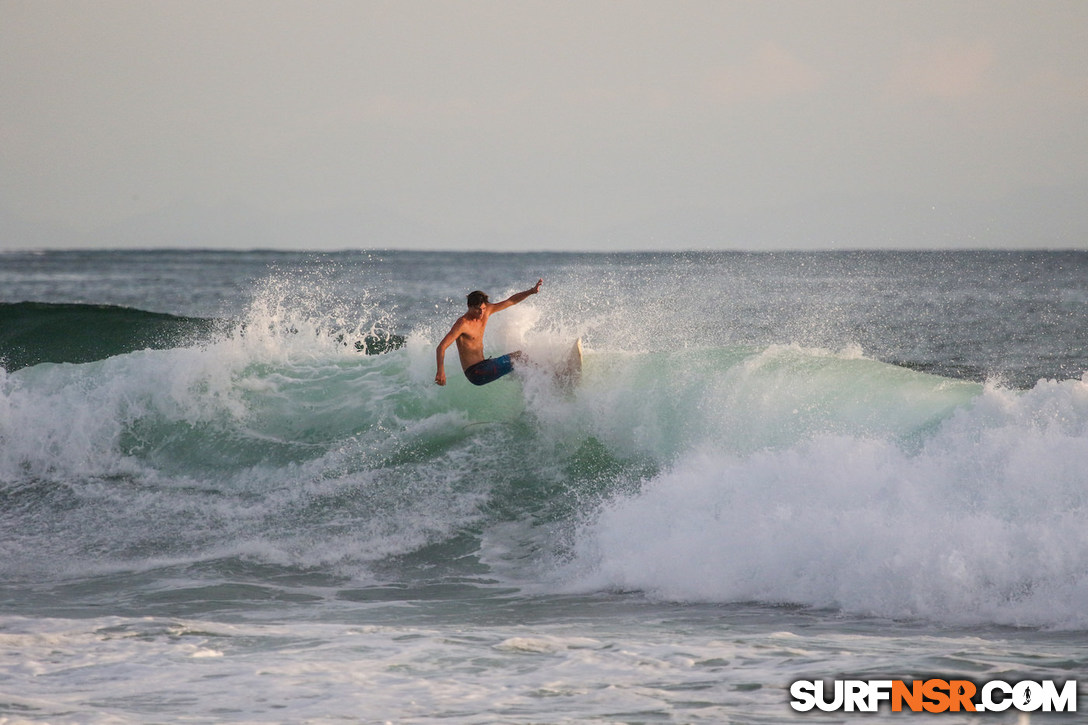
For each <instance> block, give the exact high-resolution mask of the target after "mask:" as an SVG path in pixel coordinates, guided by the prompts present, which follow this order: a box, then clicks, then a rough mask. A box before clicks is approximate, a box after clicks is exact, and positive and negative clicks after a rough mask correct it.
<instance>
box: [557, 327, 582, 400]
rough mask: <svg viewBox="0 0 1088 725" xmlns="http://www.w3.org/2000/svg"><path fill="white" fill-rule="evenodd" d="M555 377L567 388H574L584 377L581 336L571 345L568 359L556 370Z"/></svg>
mask: <svg viewBox="0 0 1088 725" xmlns="http://www.w3.org/2000/svg"><path fill="white" fill-rule="evenodd" d="M555 378H556V380H557V381H558V382H559V384H560V385H561V386H562V387H564V388H567V389H571V388H573V387H574V386H575V385H577V384H578V383H579V381H580V380H581V379H582V338H580V337H579V338H578V339H577V340H575V341H574V344H573V345H571V348H570V351H569V352H568V353H567V356H566V359H564V360H563V362H562V363H560V365H559V367H558V368H557V369H556V371H555Z"/></svg>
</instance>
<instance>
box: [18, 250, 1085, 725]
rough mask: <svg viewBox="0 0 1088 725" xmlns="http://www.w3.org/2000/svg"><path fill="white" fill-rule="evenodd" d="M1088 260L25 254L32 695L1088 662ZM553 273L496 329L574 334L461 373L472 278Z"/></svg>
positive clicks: (554, 703)
mask: <svg viewBox="0 0 1088 725" xmlns="http://www.w3.org/2000/svg"><path fill="white" fill-rule="evenodd" d="M1086 271H1088V255H1085V254H1079V253H1030V254H1027V253H1024V254H1020V253H834V254H831V253H829V254H775V255H769V254H768V255H752V254H682V255H571V254H540V255H479V254H464V255H457V254H423V253H394V252H390V253H379V252H371V253H349V252H344V253H332V254H321V255H305V254H289V253H272V252H245V253H241V252H230V253H215V252H201V253H190V252H186V253H172V252H98V253H60V252H57V253H46V254H39V255H29V254H19V255H14V254H8V255H2V256H0V282H2V283H3V285H2V288H0V289H2V290H3V291H2V295H3V296H2V298H0V321H3V330H2V331H0V344H2V345H5V346H6V348H5V349H4V350H3V351H2V352H0V355H2V356H3V357H4V358H5V359H6V360H7V365H6V371H4V372H0V441H2V446H0V550H2V552H3V556H2V557H0V559H2V560H0V718H2V717H8V718H11V719H13V720H15V721H20V720H26V721H35V722H117V721H121V722H130V721H131V722H147V721H177V720H182V719H190V720H196V721H200V722H222V721H247V722H250V721H260V722H301V721H315V722H320V721H328V720H333V719H340V718H348V719H353V720H357V721H362V722H381V721H394V722H423V721H430V720H433V719H444V720H447V721H453V722H466V723H468V722H480V723H484V722H496V721H499V722H542V721H543V722H556V721H571V720H573V721H599V722H691V721H706V722H725V721H741V722H780V721H785V720H791V719H792V718H793V717H795V716H796V717H798V718H804V719H806V720H810V721H811V720H815V721H819V722H824V721H834V722H838V721H842V720H847V719H850V716H849V715H845V714H838V715H835V714H831V715H812V714H809V715H795V713H794V712H793V711H792V710H791V709H790V707H789V705H788V700H789V697H788V688H789V684H790V683H791V682H792V681H794V680H796V679H801V678H813V677H816V678H818V677H827V678H832V677H850V678H877V677H888V678H899V677H915V676H918V677H923V676H940V677H946V678H948V677H964V678H968V679H972V680H974V681H985V680H987V679H992V678H995V677H1001V678H1003V679H1015V678H1016V677H1020V678H1024V679H1062V680H1064V679H1066V678H1069V677H1076V676H1078V674H1079V672H1081V671H1083V670H1084V669H1085V664H1086V661H1088V655H1086V652H1085V650H1084V647H1083V642H1084V632H1085V629H1086V628H1088V618H1086V614H1085V613H1086V612H1088V533H1086V530H1085V528H1084V526H1083V518H1084V513H1085V510H1086V507H1088V477H1086V474H1085V471H1088V386H1086V382H1085V380H1084V378H1083V373H1084V370H1085V368H1086V366H1088V348H1086V345H1088V336H1086V335H1085V331H1086V330H1088V312H1086V309H1088V307H1086V306H1085V305H1084V304H1083V303H1084V302H1085V301H1086V297H1088V281H1086V280H1088V275H1086V274H1085V272H1086ZM537 277H543V278H544V280H545V284H544V288H543V291H542V293H541V294H540V295H539V296H537V297H534V298H532V299H531V300H530V301H528V302H526V303H523V304H522V305H518V306H516V307H514V308H511V309H509V310H507V311H505V312H502V313H500V314H498V315H496V316H495V317H494V318H493V320H492V323H491V325H490V327H489V330H488V340H487V342H488V350H487V351H488V354H501V353H504V352H508V351H510V350H512V349H523V350H525V351H526V352H527V353H529V355H530V357H532V358H533V359H535V360H538V361H541V363H542V367H529V368H525V369H522V370H520V371H518V373H517V374H515V375H514V376H510V377H509V378H507V379H504V380H502V381H499V382H497V383H495V384H492V385H489V386H486V387H484V388H476V387H473V386H471V385H469V384H468V383H467V381H465V380H464V379H463V378H461V377H460V376H459V375H458V376H454V375H451V376H450V384H449V385H448V386H446V387H445V388H439V387H437V386H435V385H434V384H433V377H434V345H435V343H436V342H437V340H438V339H440V337H441V336H442V335H443V334H444V333H445V331H446V329H448V326H449V325H450V324H451V323H452V321H453V319H454V318H455V317H456V315H457V314H460V311H461V309H462V308H463V304H464V303H463V295H464V294H465V293H466V292H467V291H468V290H471V289H476V288H482V289H485V290H488V291H490V292H491V294H492V298H500V297H501V296H504V295H506V294H509V293H511V292H514V291H517V290H520V289H523V288H525V287H527V286H529V285H530V284H531V283H532V282H534V281H535V279H536V278H537ZM27 303H33V304H27ZM575 337H582V338H583V340H584V342H585V347H586V357H585V365H584V375H583V379H582V381H581V383H580V385H579V386H578V387H577V388H576V389H575V390H574V391H566V390H564V389H562V388H560V387H557V386H556V385H555V382H554V379H553V378H552V376H551V375H550V373H549V372H548V371H547V369H546V364H545V361H547V360H548V359H550V358H551V357H554V356H557V355H560V354H562V352H563V351H565V350H566V349H567V348H568V347H569V344H570V340H572V339H574V338H575ZM1014 676H1015V677H1014ZM884 715H885V716H887V717H891V714H890V713H884ZM854 717H855V718H856V717H857V716H854ZM963 717H964V718H965V719H969V718H968V716H963ZM821 718H822V719H821ZM1002 718H1004V719H1002ZM944 719H945V720H947V721H949V722H955V721H956V716H946V717H945V718H944ZM1067 720H1068V718H1067ZM996 721H999V722H1015V721H1016V716H1015V715H1014V714H1012V713H1006V714H1005V715H1004V716H997V720H996ZM1057 721H1062V720H1061V716H1058V717H1057ZM1068 721H1072V720H1068Z"/></svg>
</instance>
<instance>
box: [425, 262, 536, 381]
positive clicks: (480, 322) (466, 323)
mask: <svg viewBox="0 0 1088 725" xmlns="http://www.w3.org/2000/svg"><path fill="white" fill-rule="evenodd" d="M542 284H544V280H542V279H541V280H537V283H536V286H535V287H531V288H530V289H527V290H525V291H524V292H518V293H517V294H514V295H510V297H508V298H506V299H505V300H503V301H502V302H497V303H495V304H492V303H491V302H488V301H487V295H486V294H484V293H483V292H480V291H478V290H477V291H476V292H471V293H469V295H468V312H466V313H465V314H463V315H461V317H459V318H458V319H457V322H455V323H453V327H451V328H450V331H449V332H447V333H446V336H445V337H443V338H442V342H440V343H438V348H437V349H436V350H435V361H436V362H437V363H438V373H437V374H436V375H435V376H434V381H435V382H436V383H438V384H439V385H445V384H446V369H445V367H444V365H443V363H444V360H445V357H446V348H447V347H449V346H450V345H452V344H453V343H454V342H455V341H456V342H457V354H458V355H459V356H460V357H461V369H462V370H464V371H465V377H466V378H468V381H469V382H470V383H472V384H473V385H487V384H488V383H490V382H491V381H492V380H498V379H499V378H501V377H502V376H503V375H506V374H507V373H508V372H510V371H511V370H513V369H514V361H515V360H521V358H522V357H523V355H522V353H521V351H520V350H518V351H517V352H512V353H510V354H509V355H503V356H502V357H499V358H487V359H486V360H485V359H484V328H485V327H487V318H488V317H490V316H491V313H493V312H498V311H499V310H505V309H506V308H507V307H511V306H513V305H516V304H517V303H519V302H521V301H522V300H524V299H525V298H527V297H529V296H531V295H535V294H536V293H537V292H539V291H540V285H542Z"/></svg>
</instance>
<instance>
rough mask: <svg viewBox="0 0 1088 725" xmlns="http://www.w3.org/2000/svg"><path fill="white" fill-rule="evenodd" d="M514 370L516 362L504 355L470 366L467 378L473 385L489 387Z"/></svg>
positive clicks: (466, 373) (466, 371)
mask: <svg viewBox="0 0 1088 725" xmlns="http://www.w3.org/2000/svg"><path fill="white" fill-rule="evenodd" d="M513 369H514V361H513V359H511V357H510V355H503V356H502V357H494V358H492V357H489V358H488V359H486V360H481V361H480V362H478V363H476V364H475V365H469V366H468V368H466V369H465V377H466V378H468V381H469V382H470V383H472V384H473V385H487V384H488V383H490V382H492V381H495V380H498V379H499V378H501V377H502V376H503V375H506V374H507V373H509V372H510V371H511V370H513Z"/></svg>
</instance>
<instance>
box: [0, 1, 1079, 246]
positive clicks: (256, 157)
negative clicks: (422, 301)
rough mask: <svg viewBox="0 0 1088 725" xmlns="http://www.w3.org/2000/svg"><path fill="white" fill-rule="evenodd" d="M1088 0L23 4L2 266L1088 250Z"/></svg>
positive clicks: (3, 180) (12, 65) (0, 132)
mask: <svg viewBox="0 0 1088 725" xmlns="http://www.w3.org/2000/svg"><path fill="white" fill-rule="evenodd" d="M1086 38H1088V2H1083V1H1081V0H1070V1H1068V2H1058V1H1052V0H1047V1H1041V2H1040V1H1035V0H1024V1H1022V2H998V1H995V0H985V1H964V2H954V1H951V0H938V1H936V2H929V1H926V0H921V1H919V0H911V1H909V2H890V1H881V2H877V1H875V0H863V1H857V2H847V1H835V0H830V1H828V0H820V1H816V0H806V1H801V0H780V1H778V2H754V1H753V2H734V1H730V0H722V1H717V2H701V1H684V0H669V1H665V0H661V1H657V2H647V1H641V0H627V1H623V2H620V1H618V0H617V1H610V2H601V1H598V0H588V1H587V0H579V1H577V2H575V1H571V2H534V1H532V0H519V1H518V2H511V1H508V0H503V1H498V2H434V1H428V2H423V1H419V2H411V1H404V0H398V1H395V2H376V1H375V2H358V1H352V2H336V1H332V0H324V1H322V2H301V1H300V2H277V1H274V0H226V1H223V0H214V1H211V2H205V1H204V0H176V1H173V0H159V1H156V2H151V1H145V0H132V1H128V0H124V1H118V0H94V1H88V2H77V1H74V0H68V1H64V2H57V1H54V0H0V249H16V248H26V247H50V246H66V247H68V246H194V247H196V246H201V247H222V246H232V247H243V248H250V247H296V248H311V247H313V248H343V247H401V248H427V249H455V248H470V249H492V250H498V249H507V248H509V249H515V250H520V249H525V250H529V249H534V250H535V249H557V250H562V249H681V248H723V249H724V248H733V249H780V248H855V247H923V248H930V247H940V248H950V247H1064V248H1079V249H1086V248H1088V214H1085V210H1086V208H1088V204H1086V203H1085V202H1086V201H1088V42H1086Z"/></svg>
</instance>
